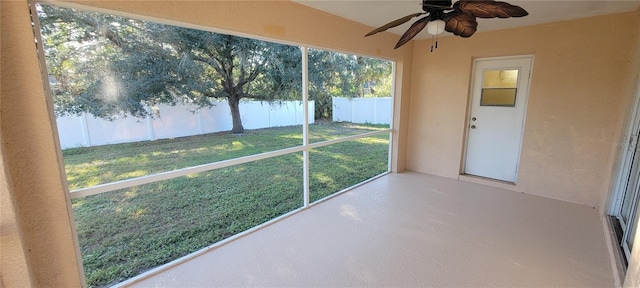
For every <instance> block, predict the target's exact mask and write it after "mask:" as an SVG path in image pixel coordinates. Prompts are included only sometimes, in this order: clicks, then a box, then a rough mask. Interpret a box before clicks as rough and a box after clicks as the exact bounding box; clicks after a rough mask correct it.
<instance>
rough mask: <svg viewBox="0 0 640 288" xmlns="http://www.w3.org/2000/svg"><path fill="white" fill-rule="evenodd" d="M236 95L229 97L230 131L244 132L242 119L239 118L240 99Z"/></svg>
mask: <svg viewBox="0 0 640 288" xmlns="http://www.w3.org/2000/svg"><path fill="white" fill-rule="evenodd" d="M237 98H238V97H229V98H227V99H228V100H229V108H231V119H232V120H233V128H232V129H231V132H232V133H244V127H242V119H240V107H239V104H240V99H237Z"/></svg>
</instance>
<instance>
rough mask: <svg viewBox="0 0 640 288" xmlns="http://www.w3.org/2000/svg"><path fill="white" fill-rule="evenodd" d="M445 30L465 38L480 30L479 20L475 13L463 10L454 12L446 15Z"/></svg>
mask: <svg viewBox="0 0 640 288" xmlns="http://www.w3.org/2000/svg"><path fill="white" fill-rule="evenodd" d="M443 20H444V22H445V23H446V25H445V26H444V30H447V31H448V32H451V33H453V35H457V36H460V37H463V38H468V37H471V35H473V33H476V30H478V21H476V17H474V16H473V15H469V14H465V13H462V12H452V13H449V14H447V15H445V17H444V19H443Z"/></svg>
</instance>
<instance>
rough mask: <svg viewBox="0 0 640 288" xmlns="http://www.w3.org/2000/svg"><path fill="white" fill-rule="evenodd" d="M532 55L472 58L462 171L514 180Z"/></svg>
mask: <svg viewBox="0 0 640 288" xmlns="http://www.w3.org/2000/svg"><path fill="white" fill-rule="evenodd" d="M532 61H533V57H532V56H526V57H518V58H502V59H478V60H476V61H475V62H474V70H473V82H472V90H471V93H472V96H471V97H472V100H471V110H470V113H469V119H468V124H469V125H468V129H467V131H468V135H467V147H466V148H467V149H466V156H465V165H464V173H465V174H469V175H476V176H481V177H486V178H491V179H497V180H502V181H507V182H514V183H515V181H516V175H517V173H518V162H519V160H520V147H521V143H522V131H523V128H524V116H525V111H526V103H527V94H528V91H529V79H530V75H531V63H532Z"/></svg>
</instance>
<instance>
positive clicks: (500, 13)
mask: <svg viewBox="0 0 640 288" xmlns="http://www.w3.org/2000/svg"><path fill="white" fill-rule="evenodd" d="M453 8H454V9H455V10H457V11H461V12H464V13H467V14H470V15H473V16H476V17H478V18H509V17H524V16H527V15H529V12H527V11H526V10H524V9H522V7H520V6H516V5H511V4H509V3H506V2H501V1H468V0H460V1H458V2H456V3H455V4H453Z"/></svg>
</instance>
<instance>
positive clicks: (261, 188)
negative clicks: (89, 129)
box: [63, 123, 389, 287]
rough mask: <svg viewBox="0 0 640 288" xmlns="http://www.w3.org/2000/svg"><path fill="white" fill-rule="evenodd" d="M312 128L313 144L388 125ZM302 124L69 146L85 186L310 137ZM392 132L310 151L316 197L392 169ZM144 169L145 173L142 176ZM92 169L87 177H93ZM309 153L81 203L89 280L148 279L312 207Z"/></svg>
mask: <svg viewBox="0 0 640 288" xmlns="http://www.w3.org/2000/svg"><path fill="white" fill-rule="evenodd" d="M385 128H388V127H385V126H374V125H354V124H349V123H331V124H321V125H310V127H309V129H310V138H311V142H320V141H325V140H330V139H335V138H339V137H344V136H348V135H355V134H361V133H365V132H370V131H376V130H380V129H385ZM301 134H302V128H301V127H300V126H292V127H283V128H277V129H262V130H251V131H247V132H246V133H245V134H243V135H235V134H231V133H216V134H208V135H199V136H191V137H184V138H177V139H171V140H159V141H145V142H138V143H127V144H115V145H107V146H98V147H90V148H74V149H68V150H64V151H63V156H64V160H65V168H66V171H67V175H69V176H68V178H69V180H68V181H69V185H70V187H74V188H80V187H85V186H90V185H96V184H101V183H106V182H110V181H115V180H118V179H126V178H131V177H137V176H143V175H149V174H153V173H158V172H162V171H167V170H172V169H175V168H178V167H179V168H184V167H188V166H193V165H199V164H203V163H207V162H214V161H220V160H224V159H229V158H234V157H240V156H246V155H252V154H256V153H262V152H266V151H273V150H277V149H282V148H285V147H292V146H297V145H300V144H301V143H302V135H301ZM388 140H389V136H388V135H387V134H384V135H379V136H375V137H366V138H361V139H357V140H353V141H347V142H343V143H339V144H334V145H330V146H324V147H321V148H317V149H313V150H311V152H310V189H311V195H310V196H311V200H312V201H315V200H318V199H321V198H323V197H325V196H327V195H330V194H332V193H335V192H337V191H339V190H342V189H345V188H347V187H350V186H352V185H354V184H357V183H359V182H361V181H363V180H365V179H368V178H371V177H373V176H375V175H378V174H380V173H383V172H385V171H387V165H388V164H387V163H388V151H389V150H388V149H389V142H388ZM133 172H135V173H133ZM84 174H86V175H84ZM302 191H303V189H302V155H301V153H295V154H289V155H284V156H279V157H275V158H269V159H265V160H259V161H255V162H251V163H246V164H241V165H235V166H231V167H227V168H223V169H217V170H213V171H209V172H204V173H198V174H193V175H188V176H184V177H179V178H175V179H171V180H166V181H161V182H156V183H152V184H147V185H142V186H137V187H133V188H128V189H122V190H118V191H113V192H108V193H103V194H99V195H95V196H89V197H84V198H80V199H74V200H73V203H72V204H73V211H74V216H75V222H76V225H77V233H78V238H79V242H80V249H81V252H82V258H83V266H84V269H85V274H86V278H87V283H88V285H89V286H94V287H95V286H107V285H110V284H114V283H117V282H120V281H123V280H125V279H126V278H130V277H133V276H135V275H138V274H140V273H142V272H144V271H146V270H148V269H151V268H154V267H156V266H159V265H161V264H164V263H167V262H169V261H171V260H174V259H177V258H179V257H181V256H184V255H186V254H188V253H191V252H194V251H197V250H199V249H201V248H204V247H206V246H208V245H210V244H212V243H215V242H218V241H220V240H223V239H225V238H228V237H229V236H232V235H234V234H237V233H239V232H242V231H245V230H247V229H249V228H251V227H254V226H256V225H259V224H261V223H264V222H266V221H269V220H270V219H273V218H275V217H277V216H280V215H282V214H285V213H287V212H290V211H292V210H294V209H297V208H300V207H301V206H302V201H303V199H302V197H303V195H302Z"/></svg>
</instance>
